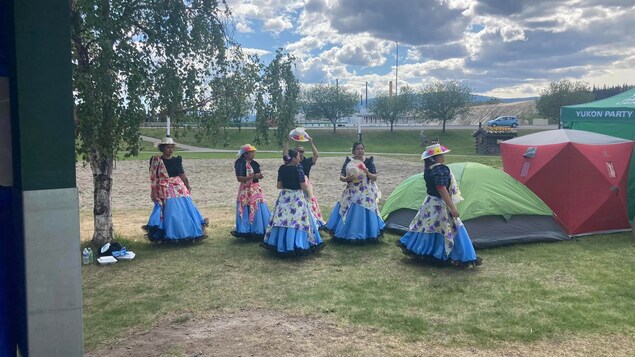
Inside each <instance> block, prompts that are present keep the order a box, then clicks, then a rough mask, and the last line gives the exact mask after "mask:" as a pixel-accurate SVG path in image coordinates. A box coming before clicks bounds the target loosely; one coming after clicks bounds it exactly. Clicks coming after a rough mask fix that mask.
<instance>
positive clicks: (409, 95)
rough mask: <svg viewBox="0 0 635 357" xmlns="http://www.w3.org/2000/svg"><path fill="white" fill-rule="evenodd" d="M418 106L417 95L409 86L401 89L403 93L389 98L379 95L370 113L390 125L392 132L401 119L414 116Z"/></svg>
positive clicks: (371, 106) (385, 95)
mask: <svg viewBox="0 0 635 357" xmlns="http://www.w3.org/2000/svg"><path fill="white" fill-rule="evenodd" d="M415 104H416V93H415V92H414V90H413V89H412V88H411V87H409V86H403V87H401V93H400V94H399V95H395V96H389V95H387V94H386V93H385V92H381V93H379V94H378V95H377V96H376V97H375V99H374V100H373V101H372V103H371V105H370V111H371V112H372V113H373V114H374V115H376V116H377V117H379V118H380V119H382V120H384V121H386V122H389V123H390V131H391V132H392V131H393V125H394V124H395V123H397V121H399V119H400V118H403V117H406V116H408V115H412V114H413V111H414V109H415Z"/></svg>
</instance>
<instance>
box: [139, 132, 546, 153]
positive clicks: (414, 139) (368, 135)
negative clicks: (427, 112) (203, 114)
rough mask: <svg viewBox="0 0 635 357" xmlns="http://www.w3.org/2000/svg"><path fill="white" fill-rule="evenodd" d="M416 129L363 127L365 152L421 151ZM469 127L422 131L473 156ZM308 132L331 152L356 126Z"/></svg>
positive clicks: (239, 136) (234, 143) (179, 138)
mask: <svg viewBox="0 0 635 357" xmlns="http://www.w3.org/2000/svg"><path fill="white" fill-rule="evenodd" d="M419 131H420V129H416V130H395V131H394V132H390V130H388V129H385V130H366V131H364V132H363V136H364V143H365V145H366V151H369V152H383V153H393V154H419V155H420V154H421V152H422V151H423V149H422V148H421V147H420V146H419ZM537 131H540V130H535V129H518V135H519V136H522V135H527V134H531V133H535V132H537ZM270 132H271V134H270V138H273V137H274V135H275V134H274V130H273V129H271V130H270ZM473 132H474V130H472V129H448V130H446V132H445V133H443V132H442V131H441V129H426V130H425V133H426V136H427V137H428V138H439V140H440V141H441V143H442V144H443V145H445V146H447V147H449V148H451V149H452V151H453V153H454V154H462V155H474V154H475V143H474V138H473V137H472V133H473ZM141 134H142V135H146V136H150V137H154V138H161V137H162V136H164V135H165V129H147V128H146V129H141ZM309 134H310V135H311V137H313V140H314V141H315V143H316V146H317V147H318V149H319V150H320V151H325V152H326V151H331V152H350V151H351V146H352V145H353V142H355V141H357V129H355V128H338V129H337V132H336V133H335V134H333V132H332V131H330V130H325V129H320V130H310V129H309ZM253 138H254V130H253V129H243V130H242V131H241V132H238V130H236V129H230V130H228V145H227V146H223V145H222V144H218V143H214V142H213V141H211V140H209V139H205V138H204V139H203V140H202V141H197V140H196V139H195V138H194V135H193V134H192V133H188V132H186V131H184V130H183V129H181V130H180V131H179V132H176V133H175V135H174V139H175V141H176V142H181V143H183V144H188V145H194V146H202V147H208V148H215V149H236V151H238V148H239V147H240V146H241V145H243V144H246V143H253V141H254V140H253ZM257 147H258V149H260V150H280V148H279V147H278V145H277V144H276V143H269V144H266V145H257Z"/></svg>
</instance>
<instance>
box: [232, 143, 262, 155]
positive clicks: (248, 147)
mask: <svg viewBox="0 0 635 357" xmlns="http://www.w3.org/2000/svg"><path fill="white" fill-rule="evenodd" d="M257 150H258V149H256V147H255V146H253V145H251V144H245V145H243V146H241V147H240V150H238V154H237V156H241V155H242V154H244V153H246V152H251V151H257Z"/></svg>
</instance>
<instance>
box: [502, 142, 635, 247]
mask: <svg viewBox="0 0 635 357" xmlns="http://www.w3.org/2000/svg"><path fill="white" fill-rule="evenodd" d="M634 144H635V143H634V142H633V141H630V140H624V139H620V138H616V137H613V136H608V135H602V134H595V133H591V132H587V131H580V130H549V131H543V132H539V133H535V134H530V135H525V136H521V137H518V138H515V139H511V140H506V141H504V142H502V143H501V145H500V147H501V155H502V158H503V169H504V170H505V172H507V173H508V174H509V175H510V176H512V177H514V178H515V179H516V180H518V181H520V182H522V183H523V184H525V186H527V187H529V189H530V190H532V191H533V192H534V193H535V194H536V195H537V196H538V197H540V198H541V199H542V200H543V201H544V202H545V203H546V204H547V206H549V208H551V209H552V210H553V212H554V213H555V215H556V216H557V217H558V219H559V221H560V224H561V225H562V226H563V228H564V229H565V231H567V232H568V233H569V234H570V235H582V234H591V233H599V232H611V231H619V230H628V229H630V228H631V226H630V224H629V221H628V209H627V207H626V197H627V185H628V182H627V181H628V170H629V164H630V159H631V153H632V152H633V145H634Z"/></svg>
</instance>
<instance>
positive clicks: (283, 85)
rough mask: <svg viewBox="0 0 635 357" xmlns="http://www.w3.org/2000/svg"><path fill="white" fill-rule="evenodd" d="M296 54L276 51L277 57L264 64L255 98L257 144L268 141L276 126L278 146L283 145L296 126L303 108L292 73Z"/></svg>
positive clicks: (297, 85)
mask: <svg viewBox="0 0 635 357" xmlns="http://www.w3.org/2000/svg"><path fill="white" fill-rule="evenodd" d="M294 67H295V57H294V56H292V55H290V54H288V53H284V52H283V51H282V49H278V50H277V51H276V58H275V59H274V60H273V61H271V63H269V65H268V66H267V67H265V68H264V73H263V74H262V77H261V81H260V90H259V92H258V95H257V98H256V137H255V138H254V141H255V142H256V143H257V144H261V143H268V142H269V127H270V126H276V127H277V130H276V132H275V136H276V142H277V144H278V147H282V144H283V142H284V141H285V140H286V138H287V134H288V133H289V131H291V129H293V128H294V127H295V115H296V114H297V113H298V110H299V108H300V103H299V96H300V83H299V82H298V79H297V78H296V77H295V75H294V74H293V68H294Z"/></svg>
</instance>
